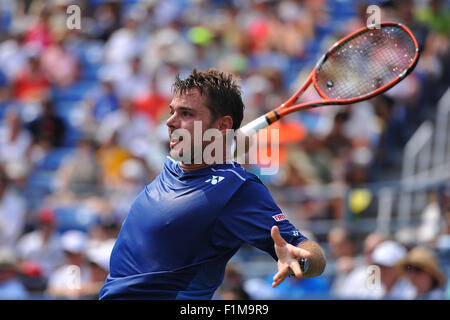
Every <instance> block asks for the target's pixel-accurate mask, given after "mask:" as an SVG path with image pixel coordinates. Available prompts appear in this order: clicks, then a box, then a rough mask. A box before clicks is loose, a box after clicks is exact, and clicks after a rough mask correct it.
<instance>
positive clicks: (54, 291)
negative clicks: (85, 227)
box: [46, 230, 91, 299]
mask: <svg viewBox="0 0 450 320" xmlns="http://www.w3.org/2000/svg"><path fill="white" fill-rule="evenodd" d="M87 240H88V239H87V236H86V234H85V233H83V232H81V231H77V230H69V231H66V232H65V233H64V234H63V235H62V237H61V245H62V248H63V250H64V252H65V262H64V264H63V265H62V266H60V267H59V268H58V269H56V270H55V271H54V272H53V273H52V274H51V275H50V278H49V280H48V287H47V291H46V292H47V294H48V295H49V296H51V297H53V298H65V299H77V298H80V297H81V296H82V295H83V288H84V286H85V285H86V284H87V283H89V282H90V281H91V270H90V268H89V265H88V263H87V261H86V255H85V254H86V249H87Z"/></svg>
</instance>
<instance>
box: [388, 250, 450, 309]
mask: <svg viewBox="0 0 450 320" xmlns="http://www.w3.org/2000/svg"><path fill="white" fill-rule="evenodd" d="M397 267H398V271H399V273H401V274H403V275H404V276H405V277H406V278H407V279H408V280H409V281H410V282H411V283H412V284H413V285H414V287H415V288H416V290H417V297H416V299H424V300H434V299H443V298H444V286H445V282H446V280H445V275H444V273H443V272H442V270H441V268H440V265H439V260H438V258H437V256H436V254H435V253H434V252H433V250H431V249H429V248H427V247H424V246H418V247H415V248H413V249H411V251H409V252H408V255H407V256H406V258H405V259H403V260H401V261H400V262H399V263H398V264H397Z"/></svg>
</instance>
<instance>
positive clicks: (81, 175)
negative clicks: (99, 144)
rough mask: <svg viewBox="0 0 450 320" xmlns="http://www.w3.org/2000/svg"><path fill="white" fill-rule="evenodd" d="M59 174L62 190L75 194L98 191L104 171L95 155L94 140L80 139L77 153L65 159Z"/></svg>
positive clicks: (58, 181)
mask: <svg viewBox="0 0 450 320" xmlns="http://www.w3.org/2000/svg"><path fill="white" fill-rule="evenodd" d="M57 174H58V176H57V179H58V180H57V183H58V185H59V187H60V189H61V190H62V191H66V192H70V193H73V194H75V195H83V194H92V193H95V192H98V190H97V189H98V187H99V186H100V183H101V181H102V180H101V177H102V175H101V174H102V172H101V170H100V167H99V164H98V162H97V159H96V157H95V145H94V141H92V140H91V139H89V138H83V139H80V140H79V141H78V145H77V148H76V151H75V154H74V155H73V156H72V157H70V158H67V160H64V162H63V163H62V164H61V167H60V168H59V169H58V173H57Z"/></svg>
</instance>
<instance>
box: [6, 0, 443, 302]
mask: <svg viewBox="0 0 450 320" xmlns="http://www.w3.org/2000/svg"><path fill="white" fill-rule="evenodd" d="M73 4H75V5H77V6H78V7H79V8H80V17H81V21H80V24H79V27H80V28H75V29H69V28H68V20H69V21H72V22H74V20H70V19H74V17H73V13H74V12H76V11H70V13H67V8H68V6H70V5H73ZM369 5H377V6H378V7H379V8H380V10H381V20H382V21H387V20H393V21H397V22H402V23H404V24H405V25H406V26H408V27H409V28H410V29H411V30H412V32H413V33H414V35H415V36H416V38H417V40H418V42H419V44H420V49H421V58H420V60H419V63H418V65H417V67H416V69H415V71H414V72H413V73H412V74H411V75H409V76H408V77H407V78H406V79H405V80H404V81H402V82H401V83H400V84H399V85H397V86H396V87H395V88H393V89H391V90H390V91H388V92H387V93H385V94H383V95H381V96H378V97H376V98H373V99H371V100H370V101H366V102H361V103H358V104H357V105H355V106H340V107H336V106H332V107H324V108H318V109H315V110H312V111H304V112H300V113H296V114H292V115H290V116H288V117H286V119H283V121H281V122H280V124H278V126H279V127H280V129H281V131H280V142H281V145H280V149H279V152H280V153H279V154H280V157H279V168H280V169H279V171H278V173H277V174H276V175H270V176H261V177H260V178H261V179H262V180H263V182H264V183H265V184H266V185H267V186H268V187H269V189H270V191H271V192H272V194H273V197H274V198H275V200H276V202H277V203H278V204H279V206H280V207H281V209H282V210H283V211H284V213H285V214H286V215H287V217H288V219H289V220H290V221H291V222H292V223H293V224H295V225H296V226H297V227H298V228H299V230H300V231H301V232H302V233H304V234H305V235H307V236H308V237H310V238H311V239H314V240H316V241H317V242H319V244H321V245H322V247H323V248H324V250H325V253H326V255H327V259H328V265H327V268H326V270H325V273H324V274H323V275H322V276H320V277H317V278H312V279H300V280H299V279H295V278H289V279H287V280H286V281H285V282H283V284H282V285H280V286H279V287H278V288H276V289H273V288H271V286H270V284H271V278H272V276H273V275H274V273H275V271H276V264H275V263H274V261H273V260H272V258H270V257H269V256H268V255H267V254H265V253H264V252H262V251H259V250H258V249H255V248H252V247H248V246H244V247H242V248H241V250H239V252H238V253H237V254H236V256H235V257H233V259H232V261H230V263H229V264H228V267H227V271H226V275H225V280H224V283H223V285H222V286H221V287H220V288H219V289H218V291H217V293H216V295H215V299H347V298H352V299H449V298H450V282H448V276H449V275H450V90H449V87H450V52H449V51H450V1H445V0H440V1H439V0H417V1H400V0H394V1H375V0H373V1H360V0H340V1H338V0H335V1H333V0H286V1H273V0H272V1H271V0H234V1H226V0H213V1H203V0H165V1H158V0H148V1H145V0H142V1H139V0H124V1H111V0H85V1H75V0H72V1H67V0H54V1H50V0H49V1H42V0H20V1H19V0H17V1H16V0H0V41H1V43H0V299H96V298H97V294H98V291H99V289H100V287H101V286H102V284H103V282H104V279H105V277H106V275H107V274H108V268H109V255H110V252H111V248H112V246H113V244H114V240H115V238H116V236H117V234H118V231H119V230H120V226H121V224H122V222H123V220H124V218H125V217H126V215H127V213H128V210H129V207H130V204H131V203H132V201H133V200H134V198H135V197H136V195H137V194H138V193H139V192H140V191H141V189H142V188H143V186H145V185H146V184H147V183H149V182H150V181H151V180H152V179H153V178H154V177H155V176H156V175H157V174H158V173H159V171H160V170H161V168H162V164H163V161H164V159H165V157H166V155H167V153H168V142H167V129H166V127H165V120H166V119H167V117H168V103H169V102H170V100H171V85H172V83H173V81H174V78H175V76H176V75H177V74H180V75H181V76H182V77H183V76H185V75H187V74H189V73H190V71H191V70H192V68H193V67H195V66H196V67H197V68H199V69H202V70H205V69H208V68H210V67H214V68H218V69H221V70H224V71H228V72H232V73H234V74H235V75H237V76H239V77H240V79H241V81H240V83H241V86H242V90H243V99H244V103H245V106H246V110H245V118H244V122H243V123H244V124H245V123H246V122H248V121H250V120H252V119H254V118H255V117H257V116H259V115H261V114H263V113H265V112H266V111H269V110H270V109H273V108H274V107H276V106H278V105H279V104H280V103H282V102H283V101H284V100H285V99H286V98H288V97H289V96H290V94H292V93H293V92H294V91H295V90H296V89H297V88H298V86H299V85H300V84H302V83H303V81H304V80H305V79H306V77H307V76H308V75H309V73H310V72H311V70H312V68H313V67H314V65H315V63H316V61H317V59H318V58H319V57H320V56H321V55H322V54H323V53H324V51H325V50H327V49H328V48H329V47H330V46H331V44H333V43H334V42H335V41H336V40H337V39H339V38H341V37H342V36H344V35H346V34H348V33H349V32H352V31H354V30H356V29H357V28H360V27H362V26H365V25H366V21H367V19H368V17H369V14H368V13H367V12H366V10H367V7H368V6H369ZM69 24H70V23H69ZM72 25H75V26H76V21H75V24H73V23H72ZM307 97H308V94H307V95H306V97H305V98H307ZM246 168H247V170H249V171H251V172H254V173H255V174H258V172H259V170H258V166H256V165H255V166H247V167H246Z"/></svg>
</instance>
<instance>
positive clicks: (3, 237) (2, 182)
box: [0, 166, 26, 249]
mask: <svg viewBox="0 0 450 320" xmlns="http://www.w3.org/2000/svg"><path fill="white" fill-rule="evenodd" d="M25 215H26V203H25V200H24V199H23V198H22V197H21V196H20V195H19V194H18V193H17V191H16V190H15V189H14V188H13V187H12V186H10V185H9V180H8V179H7V176H6V174H5V172H4V171H3V169H2V167H1V166H0V246H1V247H8V248H10V249H13V248H14V246H15V244H16V241H17V239H18V238H19V237H20V235H21V234H22V232H23V229H24V224H25Z"/></svg>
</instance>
